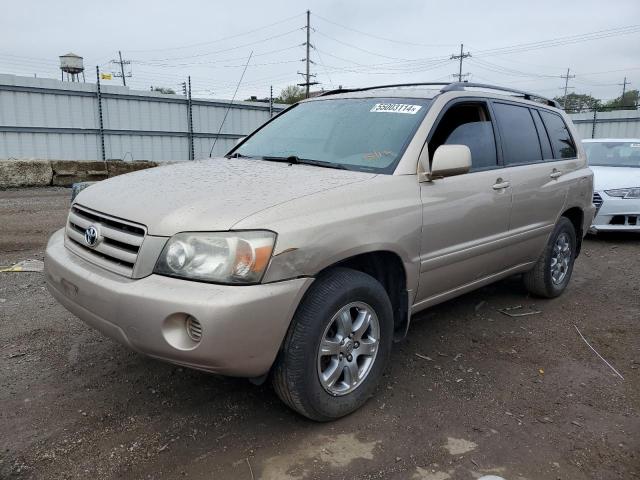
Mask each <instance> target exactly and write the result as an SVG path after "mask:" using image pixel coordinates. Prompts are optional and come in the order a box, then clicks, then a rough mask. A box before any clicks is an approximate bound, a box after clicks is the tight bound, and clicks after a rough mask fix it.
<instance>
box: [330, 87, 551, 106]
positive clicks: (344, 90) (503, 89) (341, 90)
mask: <svg viewBox="0 0 640 480" xmlns="http://www.w3.org/2000/svg"><path fill="white" fill-rule="evenodd" d="M425 86H426V87H434V86H441V87H442V88H441V89H440V92H441V93H445V92H455V91H464V90H466V89H467V88H483V89H485V90H495V91H498V92H507V93H510V94H512V95H514V96H519V97H522V98H524V99H525V100H533V101H536V100H537V101H542V103H545V104H547V105H549V106H551V107H555V108H561V107H560V105H559V104H558V102H556V101H555V100H552V99H550V98H546V97H543V96H541V95H538V94H537V93H530V92H524V91H522V90H515V89H513V88H506V87H500V86H497V85H489V84H485V83H470V82H453V83H451V82H422V83H394V84H390V85H376V86H373V87H363V88H338V89H335V90H328V91H326V92H323V93H321V94H320V95H319V96H320V97H324V96H327V95H336V94H338V93H350V92H366V91H368V90H380V89H384V88H397V87H425Z"/></svg>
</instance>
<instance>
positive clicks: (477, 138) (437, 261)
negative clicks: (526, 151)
mask: <svg viewBox="0 0 640 480" xmlns="http://www.w3.org/2000/svg"><path fill="white" fill-rule="evenodd" d="M443 144H455V145H467V146H468V147H469V149H470V150H471V155H472V167H471V171H470V172H469V173H466V174H463V175H457V176H453V177H447V178H442V179H436V180H433V181H431V182H423V183H421V186H420V194H421V199H422V209H423V231H422V239H421V262H420V263H421V265H420V281H419V286H418V294H417V297H416V300H417V303H423V305H428V304H430V303H435V302H436V301H438V299H440V298H442V297H443V296H444V295H446V294H447V293H453V292H455V290H457V289H459V288H463V287H465V286H467V285H470V284H473V283H474V282H476V281H478V280H480V279H482V278H486V277H488V276H491V275H492V274H494V273H497V272H500V271H502V270H504V269H505V267H506V265H507V264H508V258H507V257H506V256H505V255H504V252H503V251H502V250H501V249H502V248H503V247H504V246H505V244H504V241H505V239H506V238H507V237H508V229H509V214H510V211H511V187H510V184H509V177H508V175H507V172H506V170H505V169H504V168H502V165H501V164H500V155H499V150H498V149H497V147H496V145H497V141H496V131H495V123H494V121H493V118H492V115H491V109H490V108H489V105H488V102H487V101H486V100H482V99H478V100H475V99H473V100H469V99H464V100H457V101H453V102H451V103H449V104H448V105H447V106H445V108H444V109H443V111H442V112H441V113H440V115H439V117H438V120H437V121H436V123H435V126H434V128H433V129H432V131H431V132H430V134H429V139H428V148H429V154H430V158H431V159H433V153H434V152H435V150H436V149H437V148H438V147H439V146H440V145H443Z"/></svg>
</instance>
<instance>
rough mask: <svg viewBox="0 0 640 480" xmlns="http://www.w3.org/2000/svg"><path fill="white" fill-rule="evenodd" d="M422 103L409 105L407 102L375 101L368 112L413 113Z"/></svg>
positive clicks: (416, 111)
mask: <svg viewBox="0 0 640 480" xmlns="http://www.w3.org/2000/svg"><path fill="white" fill-rule="evenodd" d="M421 108H422V105H409V104H407V103H376V104H375V105H374V106H373V108H372V109H371V110H369V111H370V112H390V113H408V114H409V115H415V114H416V113H418V111H419V110H420V109H421Z"/></svg>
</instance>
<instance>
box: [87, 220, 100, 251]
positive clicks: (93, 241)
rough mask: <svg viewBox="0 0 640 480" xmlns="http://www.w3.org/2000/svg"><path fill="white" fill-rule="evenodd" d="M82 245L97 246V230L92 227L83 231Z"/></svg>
mask: <svg viewBox="0 0 640 480" xmlns="http://www.w3.org/2000/svg"><path fill="white" fill-rule="evenodd" d="M84 243H86V244H87V245H89V246H90V247H95V246H96V245H97V244H98V229H97V228H96V227H94V226H93V225H90V226H89V227H88V228H87V229H86V230H85V231H84Z"/></svg>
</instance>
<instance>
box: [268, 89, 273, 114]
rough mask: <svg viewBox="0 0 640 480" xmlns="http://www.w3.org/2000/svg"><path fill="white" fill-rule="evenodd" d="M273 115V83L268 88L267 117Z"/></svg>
mask: <svg viewBox="0 0 640 480" xmlns="http://www.w3.org/2000/svg"><path fill="white" fill-rule="evenodd" d="M271 117H273V85H271V87H270V88H269V118H271Z"/></svg>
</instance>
